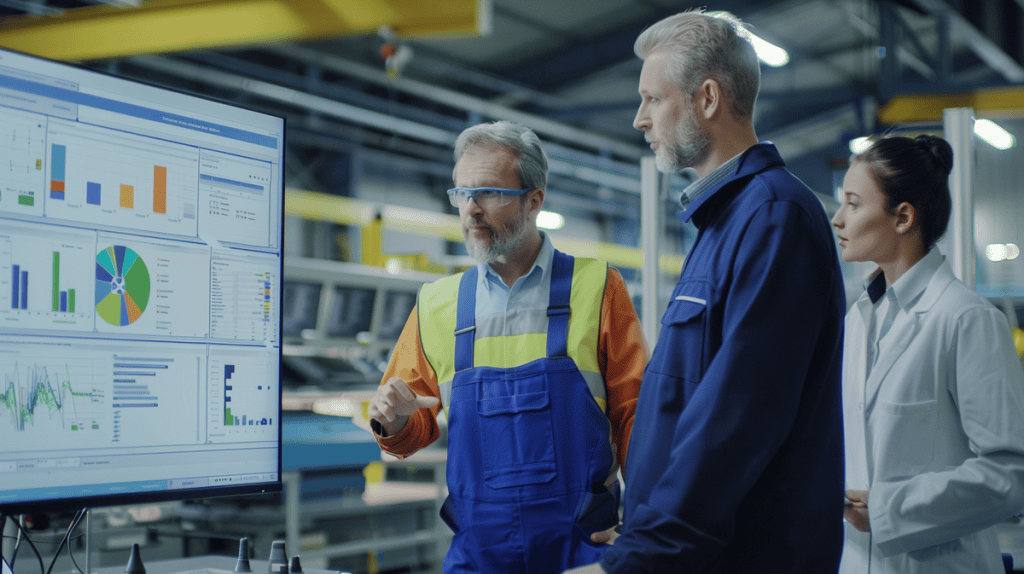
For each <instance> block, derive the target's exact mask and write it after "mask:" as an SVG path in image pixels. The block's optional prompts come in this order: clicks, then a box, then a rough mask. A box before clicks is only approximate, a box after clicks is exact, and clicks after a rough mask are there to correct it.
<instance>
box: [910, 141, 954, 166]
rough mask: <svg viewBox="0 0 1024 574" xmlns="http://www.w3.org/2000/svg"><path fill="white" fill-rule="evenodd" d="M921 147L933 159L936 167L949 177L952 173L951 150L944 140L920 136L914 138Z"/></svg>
mask: <svg viewBox="0 0 1024 574" xmlns="http://www.w3.org/2000/svg"><path fill="white" fill-rule="evenodd" d="M914 141H915V142H917V143H918V144H919V145H920V146H921V147H923V148H924V149H926V150H928V153H929V154H931V156H932V157H933V158H935V163H936V164H937V166H938V167H939V168H940V169H941V170H942V171H943V172H945V174H946V175H949V173H950V172H951V171H953V148H952V147H951V146H950V145H949V142H947V141H946V140H944V139H942V138H940V137H938V136H933V135H927V134H926V135H921V136H917V137H916V138H914Z"/></svg>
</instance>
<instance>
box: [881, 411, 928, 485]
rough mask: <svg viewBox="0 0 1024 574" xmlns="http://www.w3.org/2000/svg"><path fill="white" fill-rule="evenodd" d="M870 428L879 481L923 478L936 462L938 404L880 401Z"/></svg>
mask: <svg viewBox="0 0 1024 574" xmlns="http://www.w3.org/2000/svg"><path fill="white" fill-rule="evenodd" d="M870 424H871V426H872V431H871V432H872V434H873V435H874V436H875V441H874V442H875V444H874V445H873V450H874V452H875V460H877V461H878V462H877V467H876V469H875V475H876V478H877V479H879V480H887V479H903V478H906V477H908V476H914V475H916V474H920V473H921V472H923V471H924V470H925V469H927V468H928V466H929V465H930V464H931V462H932V456H933V455H934V453H935V440H936V438H935V437H936V432H937V431H938V401H936V400H927V401H921V402H916V403H890V402H886V401H883V400H878V401H877V403H876V404H875V407H874V410H873V412H872V413H871V420H870Z"/></svg>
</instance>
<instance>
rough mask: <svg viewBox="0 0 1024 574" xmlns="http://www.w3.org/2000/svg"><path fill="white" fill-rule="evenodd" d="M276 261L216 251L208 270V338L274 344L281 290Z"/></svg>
mask: <svg viewBox="0 0 1024 574" xmlns="http://www.w3.org/2000/svg"><path fill="white" fill-rule="evenodd" d="M279 264H280V262H279V260H278V258H277V257H273V256H267V255H263V254H258V253H253V254H235V253H229V252H226V251H224V250H215V251H214V252H213V255H212V260H211V266H210V337H212V338H214V339H224V340H231V341H261V342H268V343H270V344H276V343H277V340H278V331H279V328H278V325H279V323H280V321H279V319H278V316H279V313H278V311H277V309H276V306H274V305H272V304H271V301H272V300H274V299H276V298H277V297H278V293H279V290H280V277H279V275H280V267H279Z"/></svg>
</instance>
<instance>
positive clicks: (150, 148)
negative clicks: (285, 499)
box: [0, 50, 303, 510]
mask: <svg viewBox="0 0 1024 574" xmlns="http://www.w3.org/2000/svg"><path fill="white" fill-rule="evenodd" d="M283 150H284V120H283V119H282V118H280V117H276V116H272V115H268V114H264V113H258V112H255V111H251V110H247V109H243V108H239V107H236V106H232V105H227V104H224V103H220V102H214V101H210V100H206V99H202V98H197V97H194V96H189V95H186V94H182V93H179V92H174V91H171V90H166V89H162V88H157V87H154V86H149V85H145V84H140V83H136V82H132V81H128V80H124V79H120V78H116V77H111V76H107V75H103V74H99V73H96V72H92V71H89V70H85V69H81V68H76V67H72V66H68V65H64V64H60V63H56V62H51V61H47V60H43V59H38V58H33V57H29V56H25V55H22V54H17V53H12V52H9V51H3V50H0V484H3V488H2V489H0V508H2V509H5V510H11V509H17V508H31V509H39V508H46V507H48V506H70V505H77V506H96V505H102V504H120V503H125V502H134V501H142V500H167V499H182V498H197V497H205V496H214V495H221V494H233V493H252V492H260V491H273V490H280V484H281V483H280V460H281V453H280V448H281V446H280V445H281V407H280V404H281V403H280V393H281V389H280V361H281V344H280V328H281V319H280V316H281V270H282V244H281V243H282V221H283V219H282V208H283V179H282V174H283ZM296 304H297V303H296ZM294 312H295V313H297V314H298V316H299V318H301V317H302V316H303V314H302V312H301V310H300V309H298V308H296V309H295V310H294ZM297 320H298V321H299V323H301V319H297Z"/></svg>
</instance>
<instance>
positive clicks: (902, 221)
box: [896, 201, 917, 234]
mask: <svg viewBox="0 0 1024 574" xmlns="http://www.w3.org/2000/svg"><path fill="white" fill-rule="evenodd" d="M915 223H917V212H916V211H915V210H914V206H913V205H910V204H909V203H907V202H906V201H904V202H903V203H901V204H899V205H897V206H896V233H900V234H902V233H909V232H910V230H911V229H913V228H914V224H915Z"/></svg>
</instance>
